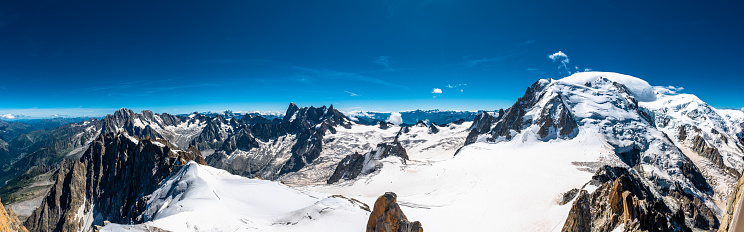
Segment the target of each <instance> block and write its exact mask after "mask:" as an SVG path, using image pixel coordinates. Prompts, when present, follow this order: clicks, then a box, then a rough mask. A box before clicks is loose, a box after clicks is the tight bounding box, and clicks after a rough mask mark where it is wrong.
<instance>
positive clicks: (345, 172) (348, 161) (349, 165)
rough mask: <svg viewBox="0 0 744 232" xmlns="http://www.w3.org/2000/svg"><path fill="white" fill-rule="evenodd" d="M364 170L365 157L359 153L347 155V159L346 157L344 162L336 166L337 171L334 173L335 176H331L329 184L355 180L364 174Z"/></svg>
mask: <svg viewBox="0 0 744 232" xmlns="http://www.w3.org/2000/svg"><path fill="white" fill-rule="evenodd" d="M362 168H364V156H363V155H360V154H359V153H354V154H353V155H347V156H346V157H344V159H343V160H341V162H339V163H338V166H336V170H335V171H334V172H333V175H331V178H329V179H328V182H327V183H328V184H333V183H336V182H338V181H339V180H341V179H344V180H351V179H355V178H357V177H358V176H359V174H361V173H362Z"/></svg>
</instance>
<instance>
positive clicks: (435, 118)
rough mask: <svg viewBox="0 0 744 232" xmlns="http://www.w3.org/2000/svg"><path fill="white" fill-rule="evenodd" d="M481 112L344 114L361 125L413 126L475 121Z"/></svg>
mask: <svg viewBox="0 0 744 232" xmlns="http://www.w3.org/2000/svg"><path fill="white" fill-rule="evenodd" d="M480 112H482V111H478V112H474V111H454V110H410V111H401V112H375V111H348V112H344V114H345V115H346V116H348V117H349V118H350V119H351V120H353V121H354V122H357V123H359V124H366V125H375V124H378V123H379V122H393V123H394V124H407V125H413V124H416V123H417V122H418V121H425V122H427V123H429V122H433V123H437V124H447V123H451V122H454V121H457V120H460V119H462V120H465V121H473V119H474V118H475V116H476V115H478V113H480Z"/></svg>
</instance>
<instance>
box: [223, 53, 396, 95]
mask: <svg viewBox="0 0 744 232" xmlns="http://www.w3.org/2000/svg"><path fill="white" fill-rule="evenodd" d="M388 61H389V60H388ZM210 62H212V63H217V64H248V65H258V66H264V67H273V68H280V69H289V70H293V71H294V72H295V76H298V77H300V78H297V79H296V80H297V81H301V82H310V81H313V80H315V79H342V80H352V81H360V82H367V83H372V84H378V85H384V86H389V87H395V88H401V89H407V87H405V86H401V85H397V84H393V83H390V82H387V81H384V80H381V79H378V78H374V77H370V76H367V75H363V73H365V72H343V71H336V70H330V69H322V68H310V67H303V66H298V65H294V64H291V63H286V62H280V61H273V60H264V59H246V60H211V61H210ZM272 79H275V78H272Z"/></svg>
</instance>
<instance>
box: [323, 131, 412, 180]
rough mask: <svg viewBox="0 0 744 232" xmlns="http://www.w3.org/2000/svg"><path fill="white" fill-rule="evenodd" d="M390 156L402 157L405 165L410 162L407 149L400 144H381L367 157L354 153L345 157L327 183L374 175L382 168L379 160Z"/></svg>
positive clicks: (395, 142) (366, 155) (396, 142)
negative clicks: (373, 173) (407, 161)
mask: <svg viewBox="0 0 744 232" xmlns="http://www.w3.org/2000/svg"><path fill="white" fill-rule="evenodd" d="M390 156H397V157H400V158H401V161H402V162H403V163H404V164H405V163H406V160H408V154H407V152H406V149H405V148H403V145H401V144H400V142H398V141H394V142H387V143H380V144H378V145H377V147H376V148H375V149H373V150H372V151H370V152H368V153H366V154H365V155H360V154H358V153H354V154H352V155H347V156H346V157H344V159H342V160H341V162H339V163H338V165H337V166H336V170H335V171H334V172H333V175H331V177H330V178H329V179H328V181H327V183H328V184H333V183H336V182H338V181H339V180H342V179H343V180H353V179H356V178H357V177H358V176H359V175H366V174H369V173H372V172H374V171H376V170H378V169H379V168H380V167H382V163H380V162H379V160H381V159H384V158H386V157H390Z"/></svg>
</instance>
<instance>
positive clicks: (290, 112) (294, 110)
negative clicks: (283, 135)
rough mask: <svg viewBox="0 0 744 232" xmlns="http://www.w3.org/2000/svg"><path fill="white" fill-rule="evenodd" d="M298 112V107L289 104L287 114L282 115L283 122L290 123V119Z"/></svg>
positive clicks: (292, 103)
mask: <svg viewBox="0 0 744 232" xmlns="http://www.w3.org/2000/svg"><path fill="white" fill-rule="evenodd" d="M298 111H300V107H297V105H295V104H294V102H291V103H289V107H287V112H286V113H285V114H284V119H283V121H285V122H287V121H290V119H292V117H294V116H295V114H296V113H297V112H298Z"/></svg>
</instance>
